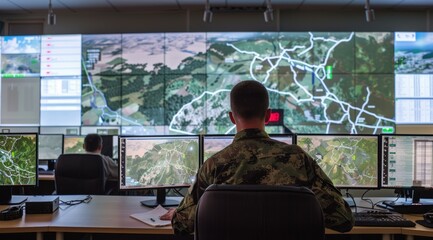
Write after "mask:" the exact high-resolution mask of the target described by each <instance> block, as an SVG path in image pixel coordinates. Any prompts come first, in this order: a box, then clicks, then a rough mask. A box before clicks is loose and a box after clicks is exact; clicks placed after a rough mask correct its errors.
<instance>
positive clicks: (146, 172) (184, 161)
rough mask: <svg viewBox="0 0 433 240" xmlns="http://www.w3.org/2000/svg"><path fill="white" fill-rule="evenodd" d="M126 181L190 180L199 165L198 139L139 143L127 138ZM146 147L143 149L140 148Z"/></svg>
mask: <svg viewBox="0 0 433 240" xmlns="http://www.w3.org/2000/svg"><path fill="white" fill-rule="evenodd" d="M128 144H132V145H130V146H128V149H130V150H131V151H132V152H131V153H128V152H127V153H126V156H125V157H126V166H127V167H126V174H125V176H126V177H127V179H126V185H129V186H162V185H164V186H165V185H177V184H186V185H189V184H192V183H193V179H194V177H195V174H196V173H197V170H198V166H199V159H198V158H199V155H198V151H199V150H198V143H197V142H195V141H189V140H182V141H176V140H175V141H168V142H161V143H156V142H155V143H154V144H152V143H149V144H150V145H146V146H142V145H140V144H136V145H135V143H134V140H132V141H130V142H128ZM144 149H146V150H144Z"/></svg>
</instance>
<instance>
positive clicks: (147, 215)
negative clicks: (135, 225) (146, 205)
mask: <svg viewBox="0 0 433 240" xmlns="http://www.w3.org/2000/svg"><path fill="white" fill-rule="evenodd" d="M167 212H168V210H167V209H165V208H163V207H162V206H161V205H158V206H157V207H156V208H154V209H152V210H150V211H148V212H144V213H135V214H132V215H131V217H132V218H135V219H137V220H140V221H142V222H144V223H146V224H148V225H150V226H153V227H163V226H169V225H170V224H171V221H165V220H161V219H159V217H160V216H162V215H164V214H165V213H167Z"/></svg>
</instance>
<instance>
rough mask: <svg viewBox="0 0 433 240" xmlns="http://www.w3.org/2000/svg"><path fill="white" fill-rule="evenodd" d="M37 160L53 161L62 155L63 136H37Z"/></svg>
mask: <svg viewBox="0 0 433 240" xmlns="http://www.w3.org/2000/svg"><path fill="white" fill-rule="evenodd" d="M38 142H39V144H38V158H39V160H55V159H57V158H58V157H59V156H60V155H61V154H62V153H63V134H39V138H38Z"/></svg>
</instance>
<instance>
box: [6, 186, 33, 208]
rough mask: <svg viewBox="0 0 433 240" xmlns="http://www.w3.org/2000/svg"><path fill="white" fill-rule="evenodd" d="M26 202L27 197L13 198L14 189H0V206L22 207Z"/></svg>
mask: <svg viewBox="0 0 433 240" xmlns="http://www.w3.org/2000/svg"><path fill="white" fill-rule="evenodd" d="M26 200H27V197H25V196H12V187H0V205H20V204H22V203H23V202H25V201H26Z"/></svg>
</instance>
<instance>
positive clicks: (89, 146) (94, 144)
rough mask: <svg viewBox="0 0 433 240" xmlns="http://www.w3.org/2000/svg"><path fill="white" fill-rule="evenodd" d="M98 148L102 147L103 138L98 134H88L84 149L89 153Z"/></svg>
mask: <svg viewBox="0 0 433 240" xmlns="http://www.w3.org/2000/svg"><path fill="white" fill-rule="evenodd" d="M98 147H102V137H101V136H99V134H96V133H92V134H87V136H86V137H85V138H84V149H85V150H86V151H87V152H94V151H96V150H97V149H98Z"/></svg>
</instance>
